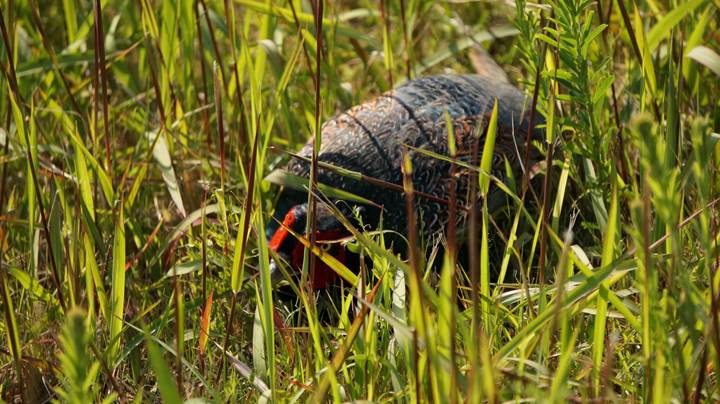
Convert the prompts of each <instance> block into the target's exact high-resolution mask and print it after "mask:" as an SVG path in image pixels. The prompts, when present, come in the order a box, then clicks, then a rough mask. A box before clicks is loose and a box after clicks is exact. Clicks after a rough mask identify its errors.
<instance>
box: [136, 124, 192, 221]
mask: <svg viewBox="0 0 720 404" xmlns="http://www.w3.org/2000/svg"><path fill="white" fill-rule="evenodd" d="M145 136H146V137H147V138H148V142H150V144H151V145H153V158H154V159H155V162H156V163H157V164H158V167H159V168H160V173H161V174H162V178H163V181H164V182H165V186H166V187H167V190H168V192H170V198H172V200H173V202H174V203H175V206H177V208H178V210H179V211H180V215H181V216H182V217H183V218H184V217H186V216H187V213H186V212H185V204H183V200H182V195H180V187H179V186H178V180H177V177H176V176H175V169H174V168H173V165H172V158H170V152H169V151H168V145H167V142H166V141H165V136H161V135H160V134H159V132H158V131H153V132H147V133H146V134H145Z"/></svg>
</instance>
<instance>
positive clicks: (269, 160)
mask: <svg viewBox="0 0 720 404" xmlns="http://www.w3.org/2000/svg"><path fill="white" fill-rule="evenodd" d="M719 7H720V6H719V4H718V3H717V1H714V2H713V1H710V0H690V1H653V0H638V1H635V2H628V1H620V2H614V1H596V2H592V1H575V0H556V1H548V2H543V3H542V4H534V3H533V4H531V3H526V2H525V1H523V0H518V1H516V2H515V4H511V3H502V2H450V1H448V2H439V1H430V0H427V1H426V0H400V1H384V0H383V1H380V2H371V1H350V2H342V3H340V2H328V3H320V5H316V3H315V2H311V1H293V0H291V1H287V2H285V1H279V2H274V1H250V0H225V1H214V0H199V1H193V0H181V1H170V0H166V1H160V0H158V1H149V0H139V1H131V0H105V1H101V0H95V1H89V0H63V1H62V2H44V3H43V4H41V5H38V4H37V2H36V0H23V1H21V0H8V1H6V2H3V4H2V5H1V6H0V10H1V11H2V26H1V27H0V28H2V44H3V46H2V50H1V51H0V64H2V80H0V93H2V94H3V97H2V99H3V100H4V101H3V102H0V122H2V123H1V125H0V148H1V149H2V151H1V152H0V156H2V157H0V166H1V168H0V286H1V289H0V294H1V295H2V301H1V304H0V306H1V307H2V311H3V315H2V323H1V325H0V327H1V329H0V332H1V333H2V334H3V335H4V337H5V338H4V339H3V342H2V343H0V360H2V366H1V367H0V397H2V398H3V399H4V400H6V401H8V402H18V401H22V402H41V401H47V400H49V399H55V400H60V401H69V402H87V401H96V402H100V401H119V402H130V401H133V402H142V401H146V402H156V401H160V400H164V401H168V402H177V401H179V400H185V399H190V398H202V400H205V401H208V402H237V401H241V400H242V401H244V400H267V399H272V400H274V401H291V400H296V401H297V400H300V401H321V400H333V401H345V400H351V399H362V400H370V401H432V402H458V401H466V400H467V401H471V402H478V401H486V402H501V401H521V400H533V401H535V400H538V401H550V402H562V401H567V400H572V401H583V402H584V401H621V400H622V401H626V400H632V401H642V402H666V401H672V400H675V401H683V402H701V401H718V400H719V399H720V390H719V387H720V386H719V385H718V379H717V371H718V369H720V319H719V318H718V317H719V315H718V313H720V275H719V274H718V266H720V251H718V242H719V241H720V240H719V239H720V236H719V234H720V232H719V231H718V225H720V214H719V212H720V209H719V208H718V198H719V197H720V179H719V178H718V168H719V167H720V146H718V140H720V135H719V134H718V132H720V98H718V94H720V77H719V76H718V75H719V74H720V56H718V52H720V36H719V35H718V32H719V31H718V29H720V25H719V24H718V22H719V21H720V20H719V19H718V15H719V14H720V10H718V8H719ZM478 47H483V48H485V49H487V50H488V51H489V52H490V53H491V54H492V55H493V56H494V57H495V59H496V60H497V61H498V62H499V64H500V65H501V66H503V67H504V68H505V70H506V71H507V73H508V74H509V76H510V77H511V80H512V81H513V82H515V83H517V84H518V86H519V87H520V88H522V89H523V90H524V91H525V92H526V93H527V94H528V97H529V98H530V99H531V100H532V103H531V112H530V113H531V114H533V116H534V117H535V118H536V119H537V118H539V117H541V116H542V117H543V118H544V121H545V123H546V130H545V136H546V139H545V140H546V141H545V142H537V143H536V144H535V145H534V147H536V148H538V149H539V150H540V152H541V154H542V156H543V157H544V162H543V163H542V164H540V165H539V166H537V167H535V171H536V174H535V175H534V179H533V180H532V182H531V183H529V182H528V181H527V176H524V177H523V178H510V179H509V180H508V181H506V182H505V183H501V182H499V180H498V179H497V178H494V177H490V176H488V175H486V173H487V170H486V169H485V168H486V167H488V166H489V164H490V163H491V162H492V158H491V157H492V143H493V142H486V149H485V150H481V151H480V152H481V153H482V163H481V166H479V167H469V168H468V167H464V168H468V169H469V170H470V171H471V172H472V173H473V174H472V175H474V176H475V178H477V185H476V186H477V187H478V188H477V189H478V191H479V192H481V193H482V194H483V195H484V194H486V193H487V192H489V191H492V190H493V189H494V190H495V191H496V192H505V193H506V194H507V195H508V198H507V199H508V206H507V207H506V208H504V209H501V210H500V211H498V212H492V211H490V210H489V209H488V206H487V204H483V206H481V207H480V208H478V209H473V210H472V212H470V215H471V217H474V218H476V220H475V221H474V222H473V223H474V224H473V225H472V226H471V231H470V234H468V235H467V237H466V239H467V240H466V243H468V244H469V245H470V246H472V247H470V248H467V249H464V248H460V241H459V240H460V239H461V236H462V235H455V234H454V232H452V231H449V232H448V234H447V238H446V240H445V241H446V245H447V247H448V248H446V249H445V252H446V253H445V255H442V256H436V255H434V254H430V255H428V256H426V255H425V254H423V252H424V251H429V250H432V248H430V247H432V246H426V245H424V244H423V242H424V241H423V240H422V239H421V238H420V237H418V235H417V234H416V233H415V227H414V226H411V231H410V232H409V233H408V240H409V242H410V246H411V248H410V249H409V251H410V254H409V257H408V258H409V259H408V260H407V261H404V260H403V259H401V258H399V257H398V256H396V255H395V254H394V253H393V250H392V249H391V248H390V247H389V245H388V244H389V242H387V240H385V235H384V234H383V233H382V232H359V231H354V232H353V237H352V238H351V240H349V241H348V242H349V245H348V248H350V249H353V250H354V251H356V252H358V253H360V255H361V256H362V260H361V262H362V264H363V265H361V269H362V271H361V272H360V273H359V274H358V276H357V277H355V275H352V274H351V275H352V276H351V275H347V274H346V275H347V277H348V278H349V280H350V281H353V282H355V281H356V282H357V283H356V284H355V286H352V285H350V286H348V284H347V283H346V285H345V287H344V288H343V289H342V290H341V291H340V293H337V294H336V296H334V298H333V299H328V298H327V297H326V296H324V295H325V294H326V293H327V292H322V291H321V292H313V291H311V290H309V289H307V288H306V287H305V286H304V280H306V279H307V275H308V273H309V268H310V267H311V266H312V265H313V264H312V261H314V260H317V259H323V260H329V258H327V257H323V256H322V251H321V250H320V249H318V247H317V246H315V245H314V241H313V240H309V243H308V247H309V248H307V249H306V253H305V254H306V255H305V260H304V261H305V267H304V268H303V272H302V273H303V275H302V280H303V281H301V282H300V284H293V285H291V286H292V288H294V291H295V294H296V296H297V298H295V299H290V301H288V300H287V299H285V300H282V299H279V298H278V296H277V291H275V290H273V288H272V286H271V282H270V276H269V273H268V270H267V269H268V265H269V255H268V254H269V252H268V248H267V244H266V241H265V237H264V234H265V233H264V229H265V224H266V223H267V222H268V220H271V219H270V216H269V214H270V213H271V212H272V209H273V206H274V204H275V196H276V194H277V187H276V186H274V185H272V184H270V183H269V182H267V181H265V180H264V178H266V176H267V175H268V174H269V173H270V172H272V170H273V169H275V168H278V167H281V166H282V164H283V163H284V162H285V161H287V159H288V154H287V153H285V152H284V151H294V150H297V149H298V148H299V147H300V146H301V145H302V144H303V143H305V142H306V141H307V139H309V138H310V137H311V136H312V134H313V133H316V132H317V131H318V130H319V127H320V125H321V124H322V122H323V121H325V120H326V119H328V118H330V117H332V116H333V115H334V114H335V113H337V112H339V111H342V110H345V109H346V108H348V107H350V106H352V105H356V104H358V103H361V102H363V101H365V100H368V99H370V98H371V97H372V96H374V95H377V94H379V93H381V92H383V91H386V90H389V89H391V88H392V87H394V86H396V85H398V84H400V83H401V82H403V81H405V80H407V79H410V78H413V77H419V76H422V75H427V74H431V73H437V72H444V71H454V72H472V71H473V70H474V67H473V60H474V55H475V52H477V49H478ZM490 126H491V128H492V127H493V124H492V123H491V124H490ZM492 133H493V130H492V129H490V130H489V131H488V135H489V136H490V135H492ZM315 146H316V152H317V147H318V146H319V145H317V144H316V145H315ZM449 149H450V150H451V151H453V150H454V145H450V148H449ZM313 165H314V166H315V164H313ZM316 169H317V167H314V168H313V173H314V172H315V170H316ZM404 170H405V172H406V179H409V178H410V177H409V176H408V175H409V172H410V171H411V170H412V167H411V166H410V165H407V166H405V167H404ZM345 174H346V175H355V174H354V173H345ZM285 180H286V181H295V183H297V179H291V178H285ZM305 181H306V184H307V185H309V186H310V189H311V190H312V191H313V192H312V193H310V195H313V197H310V198H309V200H310V201H311V203H312V204H315V203H323V202H322V200H323V195H324V194H326V193H327V192H325V191H327V189H325V188H322V185H321V184H316V183H315V180H314V175H313V177H312V178H311V179H310V181H309V182H307V180H305ZM300 183H301V184H302V181H301V182H300ZM404 190H405V192H407V193H408V195H410V196H412V195H413V184H412V181H406V182H405V183H404ZM315 196H317V197H315ZM448 197H449V198H453V197H454V196H453V195H449V196H448ZM408 199H410V198H408ZM409 206H412V205H409ZM311 211H312V209H311ZM409 212H410V213H411V216H412V209H410V210H409ZM311 214H312V213H311ZM453 214H455V213H453ZM411 222H412V221H411ZM308 226H310V227H309V229H310V228H311V226H312V220H309V221H308ZM311 251H314V252H315V253H317V255H320V257H319V258H318V257H316V254H315V253H312V252H311ZM433 261H434V262H433ZM326 262H327V261H326ZM438 263H439V264H438ZM333 265H335V266H337V263H333ZM340 269H342V268H340ZM348 283H352V282H348ZM353 294H356V295H358V296H359V297H358V298H357V301H359V302H361V304H360V305H359V312H357V313H355V314H353V311H354V308H353V299H352V296H353ZM273 307H275V308H276V309H277V312H275V311H274V310H273ZM327 312H330V313H331V315H330V316H329V317H330V318H331V321H328V320H327V319H326V317H327V316H326V315H325V314H323V313H327Z"/></svg>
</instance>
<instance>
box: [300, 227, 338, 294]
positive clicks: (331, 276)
mask: <svg viewBox="0 0 720 404" xmlns="http://www.w3.org/2000/svg"><path fill="white" fill-rule="evenodd" d="M342 237H343V232H342V231H341V230H330V231H319V232H317V233H315V241H333V240H338V239H340V238H342ZM319 245H320V246H322V245H328V244H327V243H319ZM304 251H305V247H304V246H303V245H302V244H301V243H296V244H295V246H294V247H293V251H292V257H291V261H292V265H293V267H294V268H295V269H299V268H302V264H303V253H304ZM327 253H329V254H330V255H332V256H333V257H335V259H337V260H338V261H340V262H342V263H343V264H345V257H346V251H345V248H343V247H342V246H340V245H338V244H335V243H333V244H330V248H329V249H328V251H327ZM337 276H338V275H337V273H336V272H335V271H333V269H332V268H330V267H329V266H328V265H327V264H326V263H324V262H323V261H322V260H321V259H320V258H316V259H315V274H314V276H313V278H312V279H311V282H312V285H313V288H314V289H324V288H326V287H328V286H330V285H332V284H333V283H335V281H336V280H337Z"/></svg>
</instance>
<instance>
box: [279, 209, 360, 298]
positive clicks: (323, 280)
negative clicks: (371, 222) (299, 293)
mask: <svg viewBox="0 0 720 404" xmlns="http://www.w3.org/2000/svg"><path fill="white" fill-rule="evenodd" d="M307 217H308V206H307V204H306V203H303V204H299V205H295V206H293V207H291V208H290V210H288V212H287V213H286V214H285V217H284V218H283V220H282V222H281V223H280V225H279V226H277V228H276V229H275V230H274V232H272V231H270V233H271V234H268V235H267V236H268V237H269V241H268V247H269V248H270V249H272V250H273V251H275V253H277V255H278V256H279V257H280V258H281V259H283V260H285V261H286V262H287V263H288V264H290V266H291V268H292V269H293V270H295V271H297V272H299V271H300V270H301V269H302V264H303V252H304V250H305V246H304V244H303V243H302V242H301V241H300V240H298V239H297V237H295V236H294V235H293V234H292V233H293V232H294V233H296V234H300V235H303V237H305V238H306V239H309V237H308V236H307V234H306V233H305V228H306V224H307ZM273 220H275V219H273ZM290 230H292V232H291V231H290ZM347 235H348V232H347V230H346V229H345V227H344V226H343V225H342V223H340V221H339V220H338V219H337V218H336V217H335V216H334V215H333V214H332V212H331V211H330V210H329V209H327V208H325V207H323V206H322V205H318V210H317V221H316V230H315V240H316V242H317V243H318V247H320V248H321V249H322V250H324V251H325V252H326V253H328V254H330V255H332V256H333V257H335V259H337V260H338V261H340V262H341V263H343V264H344V265H346V266H347V265H348V263H347V251H346V250H345V247H344V246H343V245H342V244H341V243H337V242H333V241H337V240H339V239H341V238H343V237H345V236H347ZM270 271H271V276H272V278H273V281H274V282H276V281H279V280H280V279H282V275H281V273H280V271H279V269H278V264H277V263H276V262H274V260H273V261H271V263H270ZM336 279H337V274H336V273H335V271H333V270H332V269H331V268H330V267H329V266H327V264H325V263H324V262H322V261H321V260H320V259H317V260H316V261H315V274H314V277H313V278H312V279H311V282H312V285H313V288H315V289H322V288H326V287H327V286H329V285H331V284H333V283H334V282H335V280H336Z"/></svg>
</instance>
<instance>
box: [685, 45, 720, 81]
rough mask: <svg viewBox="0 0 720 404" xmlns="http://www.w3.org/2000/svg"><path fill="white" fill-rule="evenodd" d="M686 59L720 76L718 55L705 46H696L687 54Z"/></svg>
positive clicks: (719, 58)
mask: <svg viewBox="0 0 720 404" xmlns="http://www.w3.org/2000/svg"><path fill="white" fill-rule="evenodd" d="M686 57H688V58H690V59H692V60H694V61H696V62H698V63H700V64H701V65H703V66H705V67H707V68H708V69H710V70H712V71H713V72H714V73H715V74H717V75H718V76H720V55H718V54H717V52H715V51H714V50H712V49H710V48H708V47H706V46H702V45H700V46H696V47H694V48H692V49H691V50H690V52H688V54H687V55H686Z"/></svg>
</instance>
